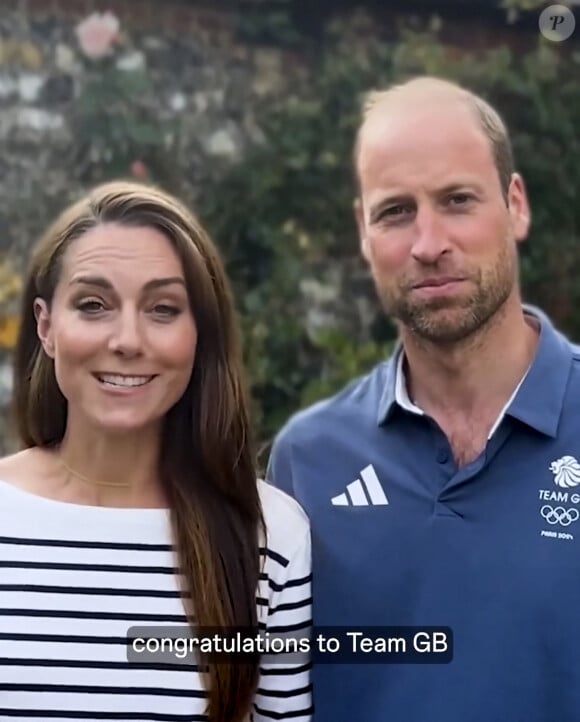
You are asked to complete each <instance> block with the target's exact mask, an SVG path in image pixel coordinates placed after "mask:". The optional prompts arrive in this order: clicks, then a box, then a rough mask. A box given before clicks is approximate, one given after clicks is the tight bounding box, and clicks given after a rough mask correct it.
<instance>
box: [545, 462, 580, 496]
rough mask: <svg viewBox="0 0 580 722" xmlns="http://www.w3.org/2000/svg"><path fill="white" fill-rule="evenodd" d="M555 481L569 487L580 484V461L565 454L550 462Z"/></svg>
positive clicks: (566, 487)
mask: <svg viewBox="0 0 580 722" xmlns="http://www.w3.org/2000/svg"><path fill="white" fill-rule="evenodd" d="M550 471H551V472H552V474H554V481H555V483H556V484H557V485H558V486H561V487H562V488H564V489H569V488H570V487H571V486H578V484H580V463H578V461H577V460H576V459H575V458H574V457H573V456H563V457H562V458H561V459H556V461H553V462H552V463H551V464H550Z"/></svg>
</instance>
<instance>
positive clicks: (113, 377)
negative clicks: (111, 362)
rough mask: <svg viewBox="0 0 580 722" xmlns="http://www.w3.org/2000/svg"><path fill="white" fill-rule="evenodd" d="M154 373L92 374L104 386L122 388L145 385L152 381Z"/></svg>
mask: <svg viewBox="0 0 580 722" xmlns="http://www.w3.org/2000/svg"><path fill="white" fill-rule="evenodd" d="M156 375H157V374H153V375H151V376H126V375H125V374H106V373H104V374H100V373H97V374H94V376H95V378H96V379H97V380H98V381H100V382H101V383H102V384H105V385H106V386H114V387H123V388H129V387H131V388H132V387H135V386H145V384H148V383H149V382H150V381H152V380H153V379H154V378H155V376H156Z"/></svg>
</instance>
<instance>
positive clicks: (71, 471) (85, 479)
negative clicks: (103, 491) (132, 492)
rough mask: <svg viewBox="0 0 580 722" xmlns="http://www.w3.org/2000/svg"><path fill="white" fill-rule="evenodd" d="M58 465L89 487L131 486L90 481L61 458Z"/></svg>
mask: <svg viewBox="0 0 580 722" xmlns="http://www.w3.org/2000/svg"><path fill="white" fill-rule="evenodd" d="M60 463H61V464H62V465H63V466H64V468H65V469H66V470H67V471H68V472H69V474H72V475H73V476H76V477H77V478H78V479H81V480H82V481H84V482H85V483H87V484H90V485H91V486H114V487H116V488H117V489H121V488H128V487H129V486H131V484H115V483H114V482H111V481H91V480H90V479H88V478H87V477H86V476H83V475H82V474H79V472H78V471H75V470H74V469H71V468H70V466H69V465H68V464H67V463H66V461H65V460H64V459H63V458H61V459H60Z"/></svg>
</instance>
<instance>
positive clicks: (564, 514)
mask: <svg viewBox="0 0 580 722" xmlns="http://www.w3.org/2000/svg"><path fill="white" fill-rule="evenodd" d="M540 514H541V515H542V517H543V518H544V519H545V520H546V521H547V522H548V524H561V525H562V526H570V524H572V522H574V521H578V519H580V512H579V511H578V509H574V508H572V509H565V508H564V507H563V506H556V507H551V506H550V505H549V504H544V506H543V507H542V508H541V509H540Z"/></svg>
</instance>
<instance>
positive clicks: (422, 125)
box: [358, 103, 492, 173]
mask: <svg viewBox="0 0 580 722" xmlns="http://www.w3.org/2000/svg"><path fill="white" fill-rule="evenodd" d="M453 151H457V153H458V154H459V155H464V154H467V155H469V156H473V155H474V154H475V155H477V156H478V157H479V158H483V156H484V155H485V156H487V157H489V160H490V161H491V160H492V158H491V147H490V144H489V140H488V139H487V138H486V137H485V135H484V133H483V130H482V128H481V126H480V125H479V124H478V122H477V118H476V117H475V114H474V113H473V112H472V111H471V110H470V109H469V108H468V107H467V106H466V105H465V104H458V103H453V104H449V105H447V106H445V107H441V106H439V107H437V108H433V107H432V108H431V109H429V108H428V107H426V106H425V104H421V105H416V106H409V105H405V106H403V107H395V108H393V107H391V106H390V103H389V105H388V107H381V108H379V107H376V108H374V109H373V111H371V113H370V114H369V116H368V117H367V119H366V120H365V122H364V124H363V126H362V127H361V132H360V135H359V141H358V169H359V172H361V173H364V172H365V170H368V169H371V168H376V167H377V164H379V165H382V164H384V163H385V162H393V163H397V162H398V161H402V162H409V163H412V162H413V160H417V161H418V162H420V163H421V162H422V161H423V159H426V158H427V157H428V156H429V157H430V159H431V162H432V161H433V160H434V159H436V158H438V157H442V156H444V155H446V154H451V153H452V152H453Z"/></svg>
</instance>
